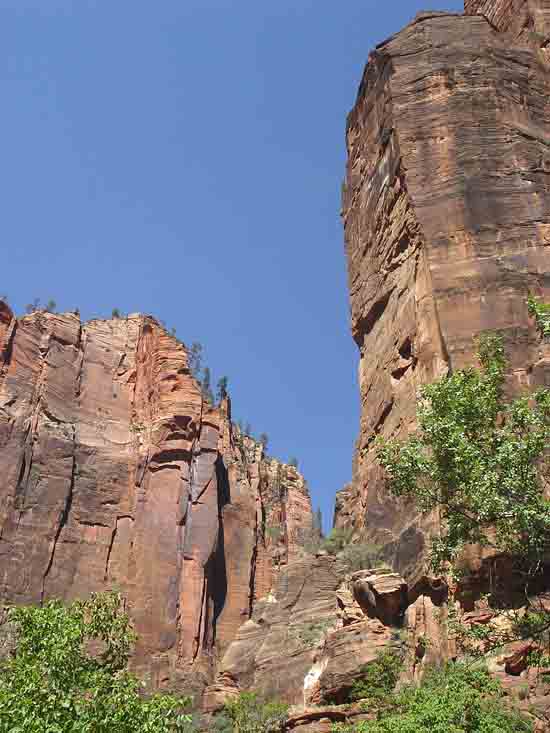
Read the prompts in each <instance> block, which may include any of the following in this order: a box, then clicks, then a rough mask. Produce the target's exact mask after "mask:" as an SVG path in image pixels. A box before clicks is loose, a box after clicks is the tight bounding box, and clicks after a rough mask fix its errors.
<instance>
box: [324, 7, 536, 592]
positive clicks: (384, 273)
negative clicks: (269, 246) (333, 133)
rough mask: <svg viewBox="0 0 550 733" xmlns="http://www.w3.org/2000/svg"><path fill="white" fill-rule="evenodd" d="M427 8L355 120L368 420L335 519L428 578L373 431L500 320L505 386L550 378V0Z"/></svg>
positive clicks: (392, 430)
mask: <svg viewBox="0 0 550 733" xmlns="http://www.w3.org/2000/svg"><path fill="white" fill-rule="evenodd" d="M466 12H467V14H466V15H456V14H448V13H435V12H431V13H424V14H420V15H419V16H418V17H416V18H415V20H414V21H413V22H412V23H411V24H410V25H409V26H407V27H406V28H405V29H404V30H403V31H401V32H400V33H398V34H397V35H395V36H393V37H392V38H390V39H389V40H387V41H385V42H384V43H381V44H380V45H379V46H378V47H377V48H376V49H375V50H374V51H373V52H372V53H371V55H370V58H369V62H368V64H367V67H366V69H365V73H364V76H363V79H362V82H361V86H360V89H359V94H358V97H357V101H356V104H355V107H354V109H353V111H352V112H351V114H350V115H349V118H348V126H347V148H348V164H347V176H346V181H345V185H344V191H343V220H344V227H345V240H346V253H347V261H348V272H349V289H350V298H351V320H352V331H353V337H354V339H355V341H356V343H357V346H358V348H359V351H360V366H359V382H360V391H361V425H360V434H359V439H358V444H357V454H356V459H355V471H354V477H353V483H352V486H351V487H348V488H346V491H345V492H344V493H343V494H342V495H341V496H340V498H339V500H338V502H337V507H338V512H337V517H336V523H337V524H338V525H345V526H353V527H354V528H355V529H356V530H357V532H358V533H363V532H365V528H366V532H367V533H368V534H369V536H370V537H371V538H374V539H375V540H376V541H377V542H379V543H380V544H381V545H384V546H385V547H386V552H387V556H388V559H391V560H392V561H393V562H394V563H395V566H396V567H397V568H398V569H399V570H400V571H402V572H404V573H405V574H406V575H407V577H410V578H415V577H419V576H420V575H421V572H422V565H423V563H422V555H423V548H424V545H425V532H426V531H428V532H429V531H430V522H429V521H427V520H426V521H423V522H422V523H421V522H420V521H419V520H418V518H417V517H416V516H415V513H414V510H413V508H412V507H407V506H403V505H401V504H397V503H395V502H393V501H392V500H390V499H389V497H388V496H387V494H386V493H385V491H384V486H383V482H382V480H381V476H380V473H379V470H378V468H377V466H376V463H375V461H374V459H373V454H372V441H373V438H374V437H375V436H376V435H377V434H378V433H382V434H384V435H398V436H403V435H405V434H406V433H407V432H408V431H410V430H411V429H412V428H413V427H414V420H415V395H416V392H417V390H418V388H419V386H421V385H422V384H424V383H426V382H428V381H432V380H433V379H434V378H436V377H438V376H440V375H443V374H445V373H447V372H448V371H449V370H453V369H457V368H460V367H462V366H464V365H466V364H469V363H472V361H473V346H472V344H473V339H474V338H475V337H476V336H477V335H478V334H479V333H480V332H482V331H484V330H489V329H492V330H495V331H498V332H499V333H501V334H502V335H503V336H504V338H505V342H506V348H507V353H508V356H509V359H510V362H511V371H512V374H511V377H510V388H511V389H514V390H516V391H517V390H521V389H526V388H531V387H532V386H534V385H536V384H550V354H549V352H548V348H546V347H544V345H541V343H540V340H539V339H538V338H537V334H536V330H535V328H534V324H533V323H532V322H531V321H530V319H529V317H528V315H527V308H526V304H525V302H526V299H527V296H528V294H529V293H532V294H534V295H537V296H543V297H544V298H546V299H547V300H548V299H549V298H550V195H549V194H550V107H549V102H548V100H549V99H550V56H548V50H547V49H548V38H550V25H549V22H548V21H549V18H550V14H549V13H550V11H549V6H548V3H547V2H546V1H545V0H539V1H538V2H537V0H535V2H527V1H526V0H467V2H466Z"/></svg>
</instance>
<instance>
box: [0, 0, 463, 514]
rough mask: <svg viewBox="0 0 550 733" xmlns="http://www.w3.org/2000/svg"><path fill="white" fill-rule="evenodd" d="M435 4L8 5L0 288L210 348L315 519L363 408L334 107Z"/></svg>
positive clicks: (399, 0) (346, 105)
mask: <svg viewBox="0 0 550 733" xmlns="http://www.w3.org/2000/svg"><path fill="white" fill-rule="evenodd" d="M443 6H446V8H445V9H450V10H455V11H457V10H460V9H461V7H462V3H461V2H459V0H444V2H443ZM431 8H439V9H443V8H442V7H441V4H439V5H438V3H437V2H436V0H423V2H419V1H418V0H393V2H380V0H347V1H346V0H340V2H336V1H335V0H330V1H329V0H276V1H273V0H270V1H269V2H267V0H156V2H152V1H150V0H131V1H130V0H96V1H95V2H94V1H93V0H0V49H1V52H0V53H1V57H2V59H1V64H0V78H1V86H2V115H1V116H0V130H1V136H0V140H1V143H0V145H1V161H2V176H1V178H0V196H1V199H2V204H3V205H2V215H1V217H0V232H1V240H2V276H1V281H0V291H2V293H4V292H5V293H6V294H7V295H8V297H9V300H10V303H11V304H12V306H14V307H15V309H16V310H17V311H18V312H22V310H23V308H24V306H25V304H26V303H27V302H29V301H30V300H32V299H33V298H35V297H40V298H42V299H43V300H47V299H48V298H50V297H51V298H54V299H55V300H56V301H57V303H58V308H59V309H60V310H68V309H74V308H75V307H76V306H78V307H79V308H80V311H81V313H82V316H83V318H86V319H87V318H91V317H95V316H100V317H101V316H108V315H109V314H110V313H111V310H112V309H113V307H118V308H120V309H121V310H123V311H125V312H133V311H143V312H146V313H151V314H153V315H155V316H157V317H158V318H161V319H163V320H165V321H166V322H167V325H168V326H175V327H176V329H177V333H178V336H179V337H180V338H181V339H182V340H183V341H185V342H188V343H190V342H192V341H195V340H198V341H201V342H202V343H203V344H204V347H205V350H206V354H207V361H208V364H209V365H210V367H211V369H212V371H213V373H214V378H217V377H218V376H220V375H221V374H227V375H228V376H229V379H230V391H231V395H232V398H233V405H234V416H235V418H236V419H238V418H243V419H244V420H245V421H250V422H251V424H252V426H253V428H254V429H255V431H256V432H257V433H260V432H262V431H266V432H267V433H268V434H269V436H270V448H271V452H272V453H273V455H276V456H278V457H281V458H283V459H287V458H288V457H289V456H292V455H295V456H297V457H298V458H299V460H300V467H301V469H302V470H303V472H304V474H305V476H306V478H307V479H308V481H309V484H310V488H311V492H312V496H313V501H314V504H315V505H320V506H321V508H322V510H323V514H324V520H325V525H326V526H328V524H329V523H330V520H331V515H332V505H333V499H334V492H335V491H336V490H337V489H339V488H340V487H341V486H342V485H343V484H344V483H345V482H346V481H348V480H349V479H350V477H351V459H352V451H353V444H354V441H355V439H356V436H357V430H358V416H359V397H358V389H357V380H356V366H357V354H356V348H355V345H354V344H353V341H352V339H351V336H350V333H349V318H348V295H347V288H346V271H345V260H344V248H343V235H342V228H341V223H340V219H339V208H340V187H341V181H342V178H343V174H344V162H345V148H344V129H345V118H346V114H347V112H348V111H349V110H350V108H351V106H352V104H353V101H354V98H355V94H356V91H357V86H358V83H359V80H360V77H361V74H362V71H363V66H364V64H365V62H366V60H367V57H368V53H369V50H370V49H371V48H372V47H373V46H374V45H375V44H376V43H378V42H380V41H381V40H383V39H384V38H386V37H387V36H389V35H391V34H392V33H394V32H396V31H397V30H399V29H400V28H401V27H402V26H403V25H404V24H405V23H406V22H408V21H409V20H410V19H411V18H412V17H413V16H414V15H415V14H416V12H417V11H418V10H420V9H431Z"/></svg>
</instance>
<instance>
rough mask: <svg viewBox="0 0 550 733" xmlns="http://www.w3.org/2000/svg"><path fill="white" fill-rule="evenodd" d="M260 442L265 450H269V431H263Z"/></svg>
mask: <svg viewBox="0 0 550 733" xmlns="http://www.w3.org/2000/svg"><path fill="white" fill-rule="evenodd" d="M260 443H261V444H262V448H263V449H264V451H267V446H268V445H269V435H268V434H267V433H262V434H261V435H260Z"/></svg>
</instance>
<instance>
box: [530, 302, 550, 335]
mask: <svg viewBox="0 0 550 733" xmlns="http://www.w3.org/2000/svg"><path fill="white" fill-rule="evenodd" d="M527 306H528V308H529V315H531V316H534V318H535V322H536V324H537V329H538V331H539V333H540V335H541V336H542V338H550V303H542V302H541V301H540V300H539V299H538V298H534V297H533V296H532V295H530V296H529V298H528V300H527Z"/></svg>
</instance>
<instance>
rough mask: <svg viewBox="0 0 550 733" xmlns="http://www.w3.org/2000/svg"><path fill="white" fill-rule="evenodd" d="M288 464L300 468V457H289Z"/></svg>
mask: <svg viewBox="0 0 550 733" xmlns="http://www.w3.org/2000/svg"><path fill="white" fill-rule="evenodd" d="M288 465H289V466H292V467H293V468H298V459H297V458H295V457H294V456H292V458H290V459H289V461H288Z"/></svg>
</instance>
